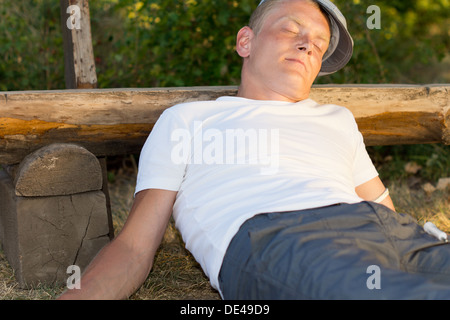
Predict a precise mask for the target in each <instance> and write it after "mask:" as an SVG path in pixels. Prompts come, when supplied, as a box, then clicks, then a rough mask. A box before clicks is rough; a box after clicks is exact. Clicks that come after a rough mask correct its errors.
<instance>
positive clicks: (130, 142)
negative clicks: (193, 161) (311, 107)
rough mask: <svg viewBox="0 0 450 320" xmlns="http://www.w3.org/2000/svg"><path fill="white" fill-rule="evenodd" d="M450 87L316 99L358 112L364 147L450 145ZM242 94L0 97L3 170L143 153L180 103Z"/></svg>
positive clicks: (189, 91)
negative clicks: (72, 154) (55, 153)
mask: <svg viewBox="0 0 450 320" xmlns="http://www.w3.org/2000/svg"><path fill="white" fill-rule="evenodd" d="M449 91H450V85H427V86H419V85H417V86H416V85H340V86H334V85H333V86H330V85H320V86H315V87H314V88H313V90H312V92H311V98H312V99H314V100H316V101H317V102H319V103H333V104H338V105H342V106H345V107H347V108H348V109H349V110H351V111H352V112H353V114H354V115H355V118H356V120H357V122H358V125H359V128H360V130H361V132H362V134H363V135H364V138H365V141H366V144H367V145H368V146H371V145H395V144H419V143H444V144H450V129H449V123H450V102H449ZM236 92H237V88H236V87H230V86H227V87H190V88H153V89H152V88H149V89H96V90H88V89H84V90H55V91H29V92H19V91H17V92H3V93H1V94H0V164H13V163H18V162H20V161H21V160H22V159H23V158H24V157H25V156H26V155H27V154H28V153H30V152H32V151H34V150H36V149H38V148H40V147H42V146H45V145H48V144H50V143H54V142H68V143H77V144H80V145H81V146H83V147H85V148H86V149H87V150H89V151H90V152H92V153H93V154H95V155H96V156H107V155H119V154H130V153H139V152H140V150H141V148H142V145H143V144H144V142H145V140H146V138H147V136H148V134H149V133H150V131H151V129H152V128H153V125H154V124H155V122H156V120H157V119H158V117H159V115H160V114H161V113H162V112H163V111H164V110H165V109H166V108H169V107H171V106H172V105H174V104H177V103H181V102H188V101H199V100H214V99H216V98H217V97H219V96H225V95H235V94H236Z"/></svg>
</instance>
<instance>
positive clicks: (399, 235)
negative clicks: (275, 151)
mask: <svg viewBox="0 0 450 320" xmlns="http://www.w3.org/2000/svg"><path fill="white" fill-rule="evenodd" d="M219 281H220V286H221V291H222V294H223V298H224V299H286V300H287V299H450V246H448V245H447V244H446V243H443V242H441V241H439V240H437V239H435V238H434V237H431V236H429V235H428V234H426V233H425V232H424V231H423V228H422V227H421V226H420V225H418V224H417V222H416V221H415V220H414V219H413V218H412V217H411V216H409V215H405V214H399V213H395V212H393V211H391V210H389V209H388V208H386V207H385V206H383V205H379V204H376V203H372V202H361V203H358V204H339V205H334V206H328V207H323V208H317V209H308V210H301V211H294V212H276V213H265V214H260V215H257V216H255V217H253V218H251V219H249V220H248V221H246V222H245V223H244V224H243V225H242V227H241V228H240V230H239V232H238V233H237V234H236V235H235V237H234V238H233V240H232V241H231V243H230V245H229V248H228V250H227V253H226V255H225V258H224V261H223V264H222V268H221V272H220V275H219Z"/></svg>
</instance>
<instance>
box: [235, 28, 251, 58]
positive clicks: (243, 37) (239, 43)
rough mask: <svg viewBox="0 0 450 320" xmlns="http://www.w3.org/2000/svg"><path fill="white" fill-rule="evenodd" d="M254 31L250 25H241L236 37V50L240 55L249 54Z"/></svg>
mask: <svg viewBox="0 0 450 320" xmlns="http://www.w3.org/2000/svg"><path fill="white" fill-rule="evenodd" d="M253 36H254V33H253V30H252V29H250V27H247V26H246V27H243V28H242V29H241V30H239V32H238V34H237V39H236V52H237V53H238V54H239V55H240V56H241V57H242V58H247V57H249V56H250V49H251V40H252V39H253Z"/></svg>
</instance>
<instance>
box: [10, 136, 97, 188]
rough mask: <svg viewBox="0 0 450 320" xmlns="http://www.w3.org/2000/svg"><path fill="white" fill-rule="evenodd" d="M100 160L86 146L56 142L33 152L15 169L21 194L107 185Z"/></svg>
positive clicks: (16, 185) (15, 177) (16, 186)
mask: <svg viewBox="0 0 450 320" xmlns="http://www.w3.org/2000/svg"><path fill="white" fill-rule="evenodd" d="M102 180H103V174H102V168H101V166H100V163H99V161H98V159H97V157H95V156H94V155H93V154H92V153H90V152H88V151H87V150H86V149H85V148H82V147H79V146H76V145H68V144H60V143H55V144H51V145H49V146H47V147H43V148H41V149H38V150H36V151H35V152H33V153H31V154H29V155H28V156H26V157H25V159H24V160H23V161H22V162H21V164H20V166H19V167H18V169H17V170H15V171H14V180H13V181H14V188H15V191H16V195H17V196H23V197H46V196H47V197H48V196H60V195H69V194H76V193H83V192H88V191H94V190H101V189H102V187H103V182H102Z"/></svg>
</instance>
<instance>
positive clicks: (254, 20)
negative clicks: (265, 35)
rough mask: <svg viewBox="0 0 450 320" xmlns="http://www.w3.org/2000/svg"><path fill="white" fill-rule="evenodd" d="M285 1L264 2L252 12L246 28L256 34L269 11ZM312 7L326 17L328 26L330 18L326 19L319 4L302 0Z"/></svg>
mask: <svg viewBox="0 0 450 320" xmlns="http://www.w3.org/2000/svg"><path fill="white" fill-rule="evenodd" d="M283 1H286V0H265V1H264V2H263V3H261V4H260V5H259V6H258V7H257V8H256V9H255V11H253V13H252V15H251V17H250V21H249V24H248V26H249V27H250V28H251V29H252V30H253V32H254V33H255V34H258V33H259V31H260V30H261V28H262V26H263V24H264V21H265V20H266V17H267V15H268V14H269V13H270V11H271V10H272V9H273V8H274V7H276V5H277V4H279V3H281V2H283ZM304 1H307V2H309V3H311V4H312V5H314V6H315V7H316V8H317V9H319V10H320V11H321V12H322V13H323V15H324V16H325V17H326V19H327V21H328V25H330V26H331V24H330V18H329V17H328V14H327V13H326V12H325V11H324V10H323V9H322V7H321V6H320V5H319V3H318V2H317V1H315V0H304Z"/></svg>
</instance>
